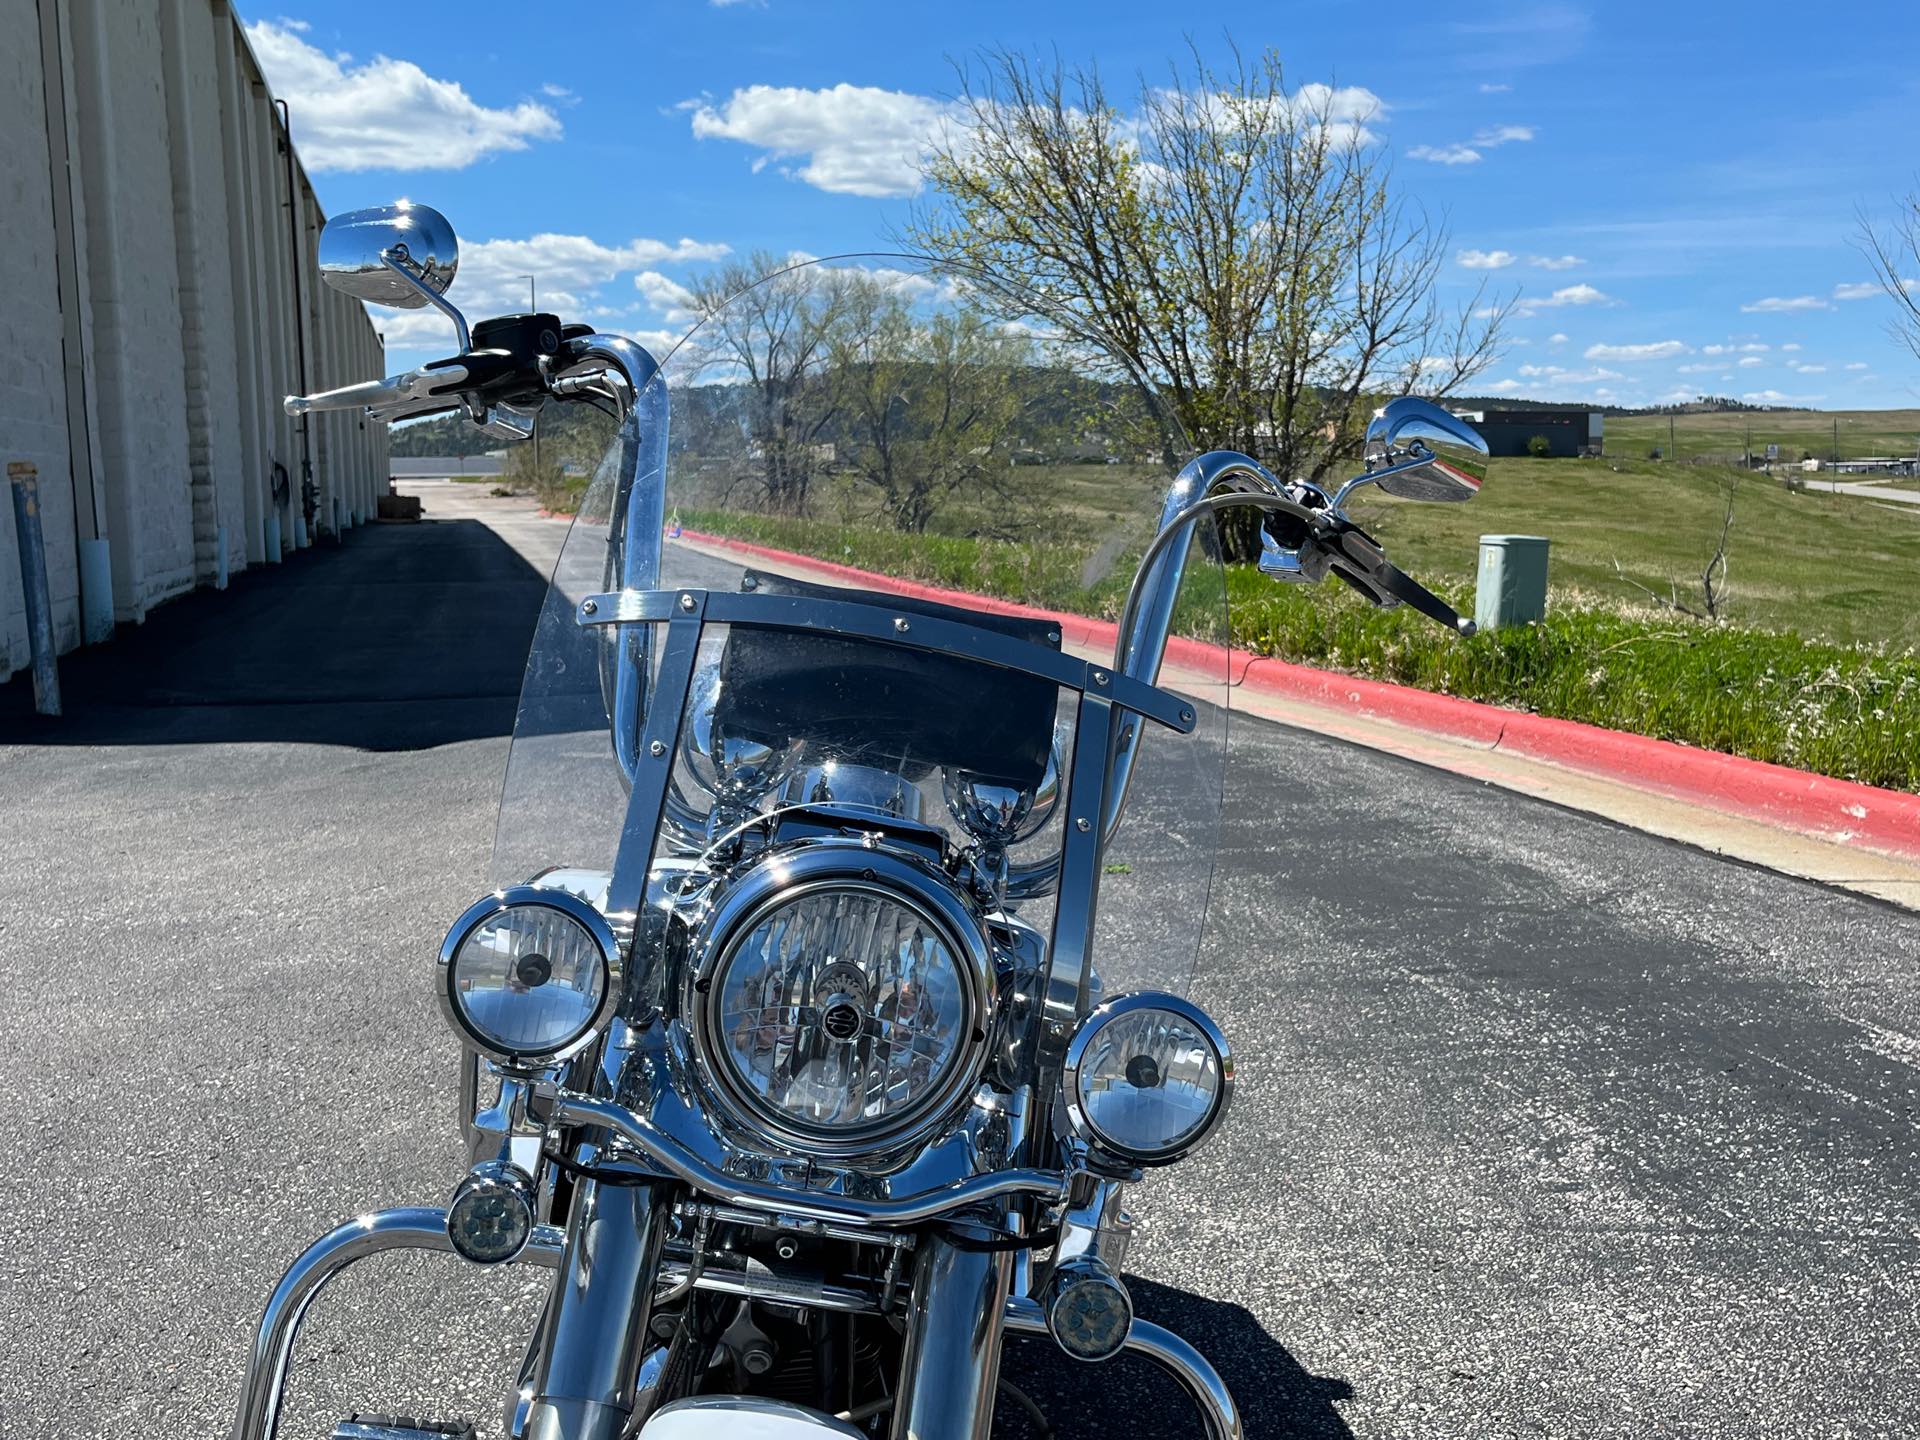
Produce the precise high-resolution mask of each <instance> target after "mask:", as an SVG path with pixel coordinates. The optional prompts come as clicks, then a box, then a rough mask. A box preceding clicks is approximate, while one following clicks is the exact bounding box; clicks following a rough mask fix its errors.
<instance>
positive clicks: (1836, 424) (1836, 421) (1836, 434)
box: [1833, 415, 1840, 473]
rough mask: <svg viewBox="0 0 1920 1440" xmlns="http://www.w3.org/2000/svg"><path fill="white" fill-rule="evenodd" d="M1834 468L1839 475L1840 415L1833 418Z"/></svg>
mask: <svg viewBox="0 0 1920 1440" xmlns="http://www.w3.org/2000/svg"><path fill="white" fill-rule="evenodd" d="M1833 468H1834V471H1835V472H1836V473H1838V471H1839V469H1840V417H1839V416H1838V415H1836V416H1834V417H1833Z"/></svg>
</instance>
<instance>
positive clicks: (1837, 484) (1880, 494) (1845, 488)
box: [1807, 480, 1920, 505]
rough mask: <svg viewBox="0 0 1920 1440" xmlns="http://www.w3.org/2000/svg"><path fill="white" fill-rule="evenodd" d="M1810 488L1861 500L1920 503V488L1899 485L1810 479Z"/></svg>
mask: <svg viewBox="0 0 1920 1440" xmlns="http://www.w3.org/2000/svg"><path fill="white" fill-rule="evenodd" d="M1807 488H1808V489H1809V490H1825V491H1826V492H1828V493H1829V494H1832V495H1852V496H1854V497H1856V498H1858V499H1861V500H1884V501H1889V502H1891V503H1892V504H1895V505H1920V490H1903V489H1901V488H1900V487H1899V486H1897V485H1872V484H1864V483H1855V482H1851V481H1846V480H1809V481H1808V482H1807Z"/></svg>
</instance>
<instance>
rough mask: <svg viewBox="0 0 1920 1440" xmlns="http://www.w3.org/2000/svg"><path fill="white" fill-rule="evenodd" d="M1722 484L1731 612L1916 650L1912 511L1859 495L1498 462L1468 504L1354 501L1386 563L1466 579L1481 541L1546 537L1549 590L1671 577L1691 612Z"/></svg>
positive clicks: (1694, 470) (1656, 582)
mask: <svg viewBox="0 0 1920 1440" xmlns="http://www.w3.org/2000/svg"><path fill="white" fill-rule="evenodd" d="M1729 486H1731V487H1733V493H1734V520H1733V531H1732V534H1731V537H1730V539H1729V542H1728V562H1727V577H1726V583H1727V587H1728V591H1729V597H1730V608H1729V610H1728V611H1727V614H1728V616H1729V618H1731V619H1733V620H1735V621H1737V622H1739V623H1741V624H1744V625H1750V626H1758V627H1762V628H1765V629H1772V630H1793V631H1797V632H1799V633H1800V634H1802V635H1806V636H1810V637H1817V638H1820V639H1825V640H1835V641H1841V642H1848V643H1852V642H1868V643H1881V642H1884V643H1886V644H1889V645H1891V646H1894V647H1896V648H1906V647H1909V646H1920V507H1916V513H1914V514H1912V515H1908V514H1906V513H1904V512H1895V511H1892V510H1890V509H1887V508H1885V507H1883V506H1880V505H1875V504H1873V503H1872V502H1871V501H1868V500H1863V499H1859V498H1856V497H1854V496H1848V495H1831V494H1827V493H1824V492H1816V491H1807V490H1803V491H1799V492H1793V491H1789V490H1788V489H1787V488H1786V486H1785V485H1784V484H1783V483H1782V482H1781V481H1780V480H1778V479H1770V478H1768V477H1767V476H1765V475H1763V474H1757V473H1750V472H1746V471H1743V470H1740V469H1738V468H1732V467H1724V466H1715V465H1670V464H1667V463H1666V462H1664V461H1649V460H1627V459H1605V460H1518V459H1497V460H1495V461H1494V462H1493V463H1492V466H1491V469H1490V470H1489V472H1488V477H1487V483H1486V485H1485V486H1484V487H1483V488H1482V490H1481V492H1480V496H1479V498H1478V499H1476V500H1473V501H1471V502H1469V503H1467V504H1464V505H1420V504H1415V503H1411V502H1405V501H1397V500H1393V499H1390V498H1387V497H1384V496H1378V492H1373V494H1374V495H1375V496H1376V497H1377V498H1371V499H1368V500H1365V501H1362V502H1360V503H1359V504H1358V505H1357V506H1355V507H1354V509H1355V518H1356V519H1357V520H1358V521H1359V522H1360V523H1361V524H1362V525H1364V526H1366V527H1367V528H1368V529H1370V530H1372V531H1373V532H1374V533H1375V534H1376V535H1377V536H1378V537H1379V538H1380V540H1381V541H1382V542H1383V543H1384V544H1385V545H1386V547H1387V552H1388V554H1390V555H1391V556H1393V558H1394V560H1395V562H1396V563H1397V564H1399V566H1400V567H1401V568H1402V569H1403V570H1406V571H1408V572H1409V573H1411V574H1414V575H1418V576H1421V577H1423V578H1425V577H1432V578H1438V579H1442V580H1444V579H1447V578H1450V577H1451V578H1454V579H1457V580H1460V581H1463V582H1471V579H1472V577H1473V573H1474V568H1475V564H1476V558H1477V552H1478V537H1480V536H1481V535H1489V534H1524V535H1545V536H1546V537H1547V538H1548V539H1549V540H1551V541H1552V542H1553V543H1552V550H1551V552H1550V554H1551V559H1550V562H1549V570H1550V577H1551V583H1552V584H1553V585H1554V586H1555V587H1556V588H1566V589H1571V590H1576V591H1579V592H1583V593H1587V594H1591V595H1594V596H1597V597H1601V598H1605V599H1610V600H1614V601H1625V602H1631V601H1636V600H1644V599H1645V596H1644V595H1643V594H1642V593H1641V592H1640V591H1638V590H1636V589H1635V588H1634V586H1633V584H1631V583H1629V581H1637V582H1638V583H1639V584H1640V585H1644V586H1646V587H1648V588H1650V589H1654V590H1657V591H1659V592H1660V593H1661V594H1663V595H1664V594H1667V593H1668V587H1669V584H1670V582H1674V581H1677V582H1678V584H1679V588H1680V592H1681V595H1682V598H1683V599H1689V598H1690V601H1691V602H1693V603H1695V604H1696V608H1697V601H1698V599H1699V594H1700V587H1699V576H1700V572H1701V571H1702V570H1703V569H1704V568H1705V566H1706V563H1707V561H1708V559H1709V558H1710V557H1711V556H1712V554H1713V552H1714V547H1715V545H1716V543H1717V541H1718V538H1719V534H1720V525H1721V519H1722V517H1723V515H1724V514H1725V507H1726V496H1727V490H1728V487H1729ZM1616 562H1617V563H1618V566H1619V569H1618V570H1616V569H1615V564H1616ZM1623 575H1624V578H1623Z"/></svg>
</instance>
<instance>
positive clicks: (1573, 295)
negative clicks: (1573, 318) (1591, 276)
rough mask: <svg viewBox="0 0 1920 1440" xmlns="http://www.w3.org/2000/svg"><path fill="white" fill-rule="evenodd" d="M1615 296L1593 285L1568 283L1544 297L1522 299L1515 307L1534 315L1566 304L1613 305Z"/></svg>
mask: <svg viewBox="0 0 1920 1440" xmlns="http://www.w3.org/2000/svg"><path fill="white" fill-rule="evenodd" d="M1612 303H1613V298H1612V297H1611V296H1610V295H1608V294H1606V293H1605V292H1604V291H1601V290H1596V289H1594V288H1593V286H1591V285H1567V286H1564V287H1562V288H1561V289H1558V290H1556V291H1554V292H1553V294H1551V295H1548V296H1546V297H1544V298H1532V297H1529V298H1528V299H1524V300H1522V301H1521V302H1520V303H1519V304H1518V305H1516V306H1515V307H1514V313H1515V314H1517V315H1532V314H1534V313H1536V312H1538V311H1541V310H1556V309H1559V308H1560V307H1561V306H1564V305H1611V304H1612Z"/></svg>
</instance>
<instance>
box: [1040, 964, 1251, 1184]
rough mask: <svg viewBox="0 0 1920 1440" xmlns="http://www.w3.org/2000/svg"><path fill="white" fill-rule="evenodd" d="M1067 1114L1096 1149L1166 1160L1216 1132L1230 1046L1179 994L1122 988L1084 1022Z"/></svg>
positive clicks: (1075, 1048) (1072, 1064)
mask: <svg viewBox="0 0 1920 1440" xmlns="http://www.w3.org/2000/svg"><path fill="white" fill-rule="evenodd" d="M1061 1088H1062V1089H1063V1090H1064V1091H1065V1095H1066V1103H1067V1115H1068V1118H1069V1119H1070V1120H1071V1121H1072V1122H1073V1127H1074V1129H1075V1130H1077V1131H1079V1132H1080V1134H1081V1135H1082V1136H1083V1137H1084V1138H1085V1139H1086V1140H1087V1141H1088V1142H1089V1143H1091V1144H1092V1145H1093V1146H1094V1147H1095V1148H1096V1149H1098V1150H1101V1151H1103V1152H1104V1153H1106V1154H1108V1155H1111V1156H1113V1157H1115V1158H1117V1159H1120V1160H1123V1161H1126V1162H1128V1163H1131V1164H1134V1165H1166V1164H1170V1163H1171V1162H1173V1161H1175V1160H1179V1159H1181V1158H1182V1157H1184V1156H1186V1155H1189V1154H1191V1153H1192V1152H1193V1150H1194V1148H1195V1147H1196V1146H1197V1145H1199V1144H1200V1142H1201V1141H1203V1140H1205V1139H1206V1138H1207V1136H1209V1135H1211V1134H1212V1133H1213V1131H1214V1128H1215V1127H1216V1126H1217V1125H1218V1124H1219V1123H1220V1117H1221V1116H1222V1115H1223V1114H1225V1113H1226V1108H1227V1101H1228V1100H1229V1099H1230V1098H1231V1097H1232V1094H1233V1055H1232V1052H1230V1051H1229V1050H1228V1049H1227V1042H1226V1037H1225V1036H1223V1035H1222V1034H1221V1033H1220V1030H1219V1027H1217V1026H1216V1025H1215V1024H1214V1023H1213V1021H1211V1020H1210V1019H1208V1018H1207V1015H1206V1012H1205V1011H1203V1010H1201V1009H1200V1007H1199V1006H1197V1005H1190V1004H1188V1003H1187V1002H1186V1001H1185V1000H1182V999H1180V998H1179V997H1177V996H1174V995H1158V994H1154V993H1152V992H1149V991H1141V992H1139V993H1136V994H1132V995H1118V996H1115V997H1114V998H1113V999H1111V1000H1109V1001H1107V1002H1106V1003H1105V1004H1104V1005H1102V1006H1100V1007H1099V1008H1098V1009H1097V1010H1095V1011H1094V1012H1093V1013H1092V1014H1091V1015H1089V1016H1087V1018H1086V1019H1085V1020H1083V1021H1081V1022H1080V1028H1079V1029H1078V1030H1076V1031H1075V1032H1074V1036H1073V1041H1072V1043H1071V1044H1069V1045H1068V1046H1067V1061H1066V1068H1065V1071H1064V1072H1063V1074H1062V1076H1061Z"/></svg>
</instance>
